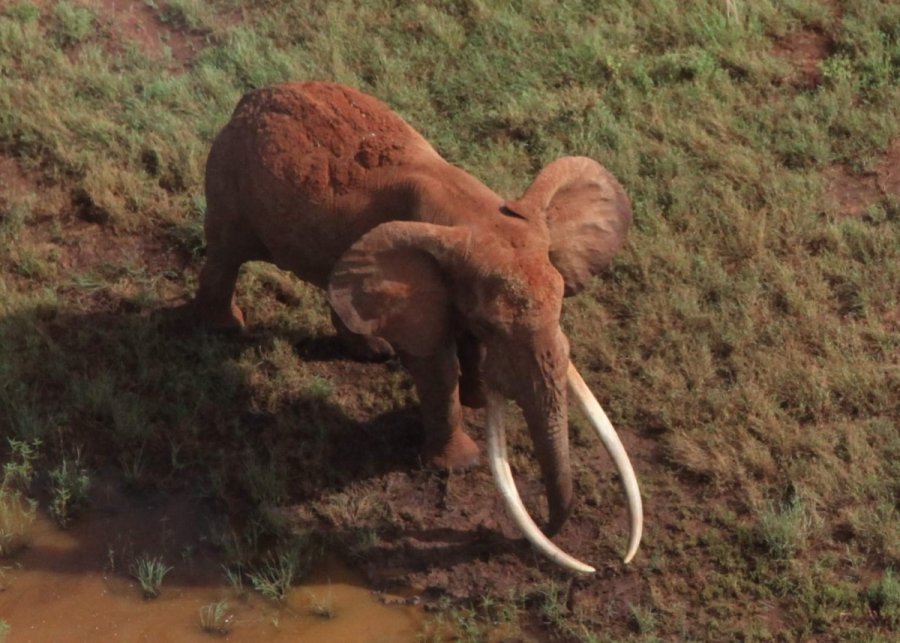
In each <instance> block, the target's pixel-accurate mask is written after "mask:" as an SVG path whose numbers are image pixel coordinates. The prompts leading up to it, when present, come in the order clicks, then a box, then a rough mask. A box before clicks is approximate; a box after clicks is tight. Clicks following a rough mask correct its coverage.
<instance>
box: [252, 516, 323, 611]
mask: <svg viewBox="0 0 900 643" xmlns="http://www.w3.org/2000/svg"><path fill="white" fill-rule="evenodd" d="M320 553H321V551H320V550H319V549H318V547H317V543H316V541H315V539H314V538H313V537H312V536H311V535H310V534H308V533H307V534H297V535H296V536H295V537H294V538H293V539H292V540H290V541H289V542H287V543H285V544H284V545H283V546H281V547H280V548H279V549H277V550H275V551H270V552H268V553H267V554H266V555H265V557H264V558H263V559H262V563H261V564H260V565H259V566H257V567H255V568H254V569H253V570H252V571H249V572H247V579H248V580H249V581H250V584H251V585H253V589H255V590H256V591H257V592H259V593H260V594H262V595H263V596H265V597H266V598H268V599H271V600H276V601H283V600H284V599H285V597H286V596H287V594H288V592H289V591H290V589H291V585H292V584H293V583H294V581H297V580H300V579H301V578H302V577H303V576H305V575H306V574H307V573H308V572H309V568H310V566H311V565H312V561H313V559H314V558H315V557H316V556H317V555H319V554H320Z"/></svg>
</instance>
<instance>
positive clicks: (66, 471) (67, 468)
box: [50, 450, 91, 527]
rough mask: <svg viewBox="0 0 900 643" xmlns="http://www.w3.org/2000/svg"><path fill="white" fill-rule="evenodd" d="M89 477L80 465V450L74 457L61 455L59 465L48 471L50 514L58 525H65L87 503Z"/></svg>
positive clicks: (89, 486) (89, 484)
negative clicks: (50, 498)
mask: <svg viewBox="0 0 900 643" xmlns="http://www.w3.org/2000/svg"><path fill="white" fill-rule="evenodd" d="M90 489H91V477H90V475H89V474H88V471H87V469H85V468H84V467H83V466H82V465H81V452H80V451H78V450H76V451H75V457H74V458H72V459H71V460H70V459H67V458H66V457H63V459H62V462H60V464H59V466H57V467H56V468H54V469H51V471H50V494H51V496H52V500H51V501H50V515H51V516H53V518H54V520H56V522H57V523H58V524H59V526H60V527H66V526H68V524H69V523H70V522H71V520H72V518H73V517H74V516H75V515H76V514H77V513H78V512H79V511H80V510H81V509H82V508H83V507H85V506H86V505H87V502H88V492H89V491H90Z"/></svg>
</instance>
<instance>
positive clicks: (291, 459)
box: [0, 301, 421, 502]
mask: <svg viewBox="0 0 900 643" xmlns="http://www.w3.org/2000/svg"><path fill="white" fill-rule="evenodd" d="M106 308H107V309H106V310H104V311H102V312H84V313H79V312H70V311H68V310H64V309H61V308H57V307H54V306H37V307H33V308H30V309H26V310H23V311H19V312H17V313H15V314H11V315H7V316H5V317H3V318H0V342H2V343H0V364H2V365H3V366H4V368H3V369H2V370H0V391H2V392H3V393H2V394H0V433H2V434H4V435H8V436H10V437H13V438H17V439H22V440H32V439H41V440H42V441H43V443H44V451H45V452H47V451H49V450H51V446H52V450H53V451H55V452H57V453H55V454H54V455H51V458H53V457H60V455H61V454H65V453H68V454H72V453H74V452H75V451H76V450H77V451H79V452H80V453H81V454H82V457H83V458H84V459H85V461H86V463H87V464H88V465H89V466H91V467H93V468H95V469H97V470H100V469H104V470H106V469H110V468H112V469H116V468H119V469H121V472H122V474H123V476H124V477H125V479H126V480H129V481H131V482H135V483H147V484H149V485H150V486H154V485H159V486H162V487H165V488H169V489H172V488H178V487H179V486H181V483H182V482H186V481H187V480H188V479H191V478H198V477H199V478H201V481H200V483H201V484H203V485H210V486H212V487H216V486H218V487H221V489H219V490H220V491H222V490H224V491H225V496H228V493H229V492H232V493H233V494H234V496H235V498H236V499H239V498H240V497H242V496H247V497H248V499H250V498H252V499H253V500H254V501H256V502H258V501H260V500H263V499H266V498H265V497H266V494H267V493H269V494H271V495H279V494H280V495H282V496H283V497H282V498H281V499H282V500H285V501H288V502H302V501H304V500H308V499H310V498H313V497H315V496H317V495H319V494H321V493H323V492H327V491H329V490H333V489H335V488H339V487H344V486H346V485H348V484H351V483H353V482H354V481H355V480H358V479H365V478H369V477H373V476H378V475H382V474H384V473H386V472H389V471H395V470H405V469H409V468H412V467H415V466H417V463H418V456H417V452H418V447H419V445H420V442H421V429H420V423H419V419H418V415H417V412H416V409H415V408H414V407H413V406H410V405H405V406H395V407H394V408H388V409H386V410H384V411H383V412H381V413H377V414H374V415H372V416H371V417H366V418H365V419H362V420H361V419H358V418H357V419H354V418H351V417H349V416H348V415H347V413H346V412H345V411H344V409H343V408H342V406H341V405H340V404H339V403H336V402H335V401H332V400H331V399H329V396H328V391H327V390H326V391H322V390H316V389H315V387H314V386H313V387H307V388H304V387H303V386H302V384H301V385H298V384H297V382H294V381H292V377H293V375H294V374H292V373H291V372H290V370H291V369H290V368H287V369H285V368H284V364H280V365H277V366H276V365H273V364H270V363H267V360H268V359H269V358H268V357H267V352H268V350H269V349H271V348H272V347H273V346H274V345H275V344H276V343H277V342H281V343H282V345H283V343H284V342H285V340H287V342H288V344H289V345H291V346H292V347H294V348H293V352H294V358H295V359H296V360H298V362H300V361H308V362H309V364H308V368H305V369H304V371H305V372H307V373H315V370H316V366H317V364H318V363H321V364H322V365H323V366H326V367H327V366H328V364H330V363H331V364H333V363H336V362H338V361H341V360H343V361H347V358H345V357H343V355H342V353H341V349H340V345H339V343H338V341H337V339H336V338H333V337H310V336H305V335H303V336H301V335H296V336H291V335H290V334H288V335H285V334H284V333H280V332H278V331H274V330H270V329H265V328H262V329H255V330H254V331H253V332H252V333H249V334H247V335H245V336H241V335H231V336H223V335H216V334H210V333H204V332H201V331H195V330H184V329H181V328H174V329H173V327H172V325H171V324H169V323H167V320H166V319H165V318H164V317H160V316H158V315H155V314H153V315H148V314H146V312H144V311H141V310H135V309H132V308H131V307H130V305H129V303H128V302H125V301H110V302H109V303H108V306H107V307H106ZM260 362H264V363H262V364H260ZM253 366H258V367H259V369H258V370H261V371H263V372H262V373H260V372H258V371H256V372H254V368H253ZM279 368H280V369H281V370H279ZM379 368H392V367H389V366H384V365H380V366H379ZM285 371H287V372H285ZM279 378H280V379H281V380H284V381H283V382H282V381H279V382H275V383H272V384H271V385H269V384H264V385H263V386H262V388H263V389H264V391H263V392H262V393H260V392H259V390H255V389H254V387H255V386H256V385H257V384H259V380H261V379H262V380H266V379H279ZM363 385H364V384H363ZM279 387H282V388H283V389H285V390H286V391H287V392H286V393H285V392H284V391H279V390H278V388H279ZM292 387H296V388H292ZM257 388H259V387H258V386H257ZM320 388H321V387H320ZM266 396H268V397H272V398H275V397H277V398H278V399H277V400H275V401H272V400H266V399H260V398H261V397H263V398H265V397H266ZM4 447H5V445H4ZM278 475H282V476H283V478H282V479H275V477H276V476H278ZM196 482H197V481H196V480H193V481H192V483H193V484H196ZM139 486H140V485H139ZM254 486H255V487H258V488H256V489H254V488H253V487H254ZM266 486H268V487H270V488H269V489H265V487H266ZM276 487H281V488H282V489H276ZM269 499H271V498H269Z"/></svg>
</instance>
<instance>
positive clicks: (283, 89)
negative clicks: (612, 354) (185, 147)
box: [191, 82, 642, 572]
mask: <svg viewBox="0 0 900 643" xmlns="http://www.w3.org/2000/svg"><path fill="white" fill-rule="evenodd" d="M206 200H207V214H206V222H205V233H206V240H207V244H208V249H207V260H206V264H205V266H204V267H203V270H202V272H201V275H200V285H199V290H198V292H197V296H196V299H195V301H194V302H193V304H192V306H191V310H192V311H193V313H194V314H195V315H196V316H197V319H198V321H200V322H201V323H203V324H204V325H207V326H210V327H216V328H235V327H242V326H243V324H244V319H243V315H242V313H241V310H240V309H239V308H238V306H237V305H236V304H235V301H234V289H235V282H236V279H237V275H238V270H239V268H240V266H241V264H243V263H244V262H246V261H251V260H264V261H270V262H272V263H274V264H275V265H277V266H278V267H280V268H282V269H285V270H290V271H291V272H293V273H294V274H296V275H297V276H299V277H300V278H301V279H304V280H306V281H308V282H310V283H313V284H315V285H317V286H319V287H321V288H323V289H326V290H327V293H328V301H329V302H330V304H331V306H332V310H333V313H334V315H333V316H334V318H335V323H336V326H337V327H338V331H339V333H340V334H341V335H342V336H343V337H344V338H345V339H346V338H355V339H356V340H357V341H358V342H361V344H362V345H365V346H368V347H369V348H370V349H373V350H376V351H381V352H384V351H386V350H392V351H394V352H396V354H397V355H398V356H399V358H400V359H401V361H402V363H403V364H404V366H405V367H406V368H407V369H408V371H409V373H410V374H411V376H412V378H413V380H414V382H415V386H416V390H417V393H418V396H419V400H420V404H421V410H422V416H423V424H424V429H425V443H424V444H425V445H424V454H423V455H424V459H425V461H426V462H428V463H429V464H431V465H433V466H438V467H464V466H469V465H471V464H474V463H475V462H476V461H477V457H478V447H477V446H476V444H475V443H474V442H473V440H472V439H471V438H470V437H469V436H468V435H467V434H466V433H465V431H464V428H463V420H462V412H461V407H460V372H461V366H460V357H463V359H462V375H463V380H464V381H465V380H468V384H470V385H471V384H473V383H474V384H475V386H468V387H466V388H467V389H471V390H470V391H469V395H464V400H465V401H467V402H469V403H473V402H470V400H475V402H474V403H477V401H478V399H479V398H481V400H483V401H485V402H486V404H487V417H488V445H489V456H490V463H491V468H492V471H493V473H494V477H495V480H496V482H497V484H498V487H499V488H500V491H501V493H502V494H503V497H504V500H505V502H506V504H507V508H508V509H509V511H510V513H511V515H512V516H513V518H514V519H515V521H516V522H517V524H518V525H519V526H520V528H521V529H522V531H523V532H524V533H525V535H526V537H528V538H529V540H530V541H531V542H532V543H533V544H534V545H535V546H536V547H537V548H538V549H539V550H540V551H542V552H543V553H545V554H546V555H548V556H550V557H551V558H552V559H554V560H555V561H557V562H558V563H560V564H562V565H564V566H566V567H569V568H571V569H575V570H578V571H583V572H590V571H593V568H591V567H589V566H588V565H585V564H584V563H581V562H579V561H577V560H575V559H574V558H572V557H570V556H569V555H568V554H566V553H564V552H562V551H561V550H560V549H558V548H557V547H556V546H555V545H554V544H553V543H552V542H551V541H550V540H549V539H548V538H547V537H546V536H544V534H543V533H542V532H541V531H540V530H539V529H538V528H537V527H536V526H535V524H534V522H533V521H532V520H531V518H530V517H529V516H528V513H527V512H526V511H525V509H524V506H523V504H522V502H521V500H520V498H519V494H518V492H517V491H516V487H515V483H514V481H513V478H512V474H511V473H510V468H509V465H508V463H507V459H506V447H505V440H504V433H503V427H502V423H501V419H502V402H501V398H503V397H505V398H508V399H511V400H513V401H514V402H515V403H516V404H517V405H518V406H519V407H520V408H521V409H522V412H523V413H524V417H525V420H526V422H527V425H528V429H529V432H530V435H531V438H532V440H533V442H534V448H535V453H536V456H537V458H538V461H539V463H540V467H541V472H542V474H543V479H544V484H545V487H546V494H547V501H548V507H549V514H550V515H549V524H548V527H547V530H548V532H549V533H551V534H553V533H556V531H558V530H559V529H560V527H561V526H562V525H563V523H564V522H565V520H566V518H567V517H568V516H569V513H570V512H571V510H572V505H573V493H572V474H571V469H570V464H569V439H568V397H569V396H570V395H571V396H573V397H574V398H575V399H576V400H577V401H578V402H579V404H580V406H581V407H582V408H583V409H584V410H585V411H586V413H587V415H588V417H589V418H590V420H591V423H592V424H593V425H594V427H595V428H596V429H597V432H598V434H599V436H600V437H601V439H602V441H603V444H604V445H605V447H606V448H607V450H608V451H609V453H610V454H611V455H612V458H613V460H614V462H615V464H616V466H617V468H618V471H619V473H620V475H621V479H622V481H623V484H624V487H625V491H626V495H627V497H628V507H629V512H630V516H631V521H630V522H631V536H630V542H629V546H628V552H627V555H626V562H627V561H628V560H630V559H631V557H632V556H633V555H634V553H635V551H636V550H637V547H638V544H639V542H640V534H641V528H642V513H641V499H640V495H639V491H638V486H637V480H636V478H635V475H634V472H633V470H632V468H631V464H630V462H629V460H628V456H627V455H626V453H625V450H624V448H623V447H622V444H621V442H620V441H619V439H618V437H617V435H616V433H615V431H614V429H613V428H612V426H611V425H610V424H609V421H608V420H607V419H606V416H605V415H604V413H603V411H602V409H601V408H600V405H599V404H598V403H597V402H596V399H595V398H594V397H593V395H591V393H590V391H589V390H588V389H587V387H586V386H585V385H584V382H583V380H582V379H581V377H580V375H579V374H578V372H577V371H576V370H575V368H574V366H573V365H572V364H571V362H570V361H569V345H568V341H567V339H566V337H565V335H564V334H563V332H562V330H561V328H560V311H561V308H562V300H563V296H564V295H571V294H574V293H577V292H578V291H579V290H580V289H582V288H583V287H584V285H585V283H586V282H587V281H588V279H590V277H591V276H592V275H594V274H596V273H597V272H599V271H600V270H602V269H604V268H605V267H606V266H607V265H608V263H609V262H610V260H611V259H612V257H613V255H614V254H615V253H616V252H617V251H618V250H619V248H620V247H621V245H622V243H623V239H624V236H625V233H626V231H627V229H628V226H629V224H630V222H631V207H630V203H629V200H628V197H627V196H626V195H625V192H624V191H623V190H622V187H621V186H620V185H619V183H618V182H617V181H616V179H615V178H614V177H613V176H612V175H611V174H610V173H609V172H607V171H606V170H605V169H604V168H603V167H602V166H601V165H599V164H598V163H597V162H595V161H593V160H591V159H589V158H583V157H565V158H561V159H559V160H557V161H554V162H553V163H551V164H550V165H548V166H547V167H545V168H544V169H543V170H542V171H541V172H540V174H539V175H538V176H537V178H536V179H535V180H534V182H533V183H532V185H531V186H530V187H529V188H528V189H527V190H526V192H525V194H524V195H523V196H522V197H520V198H519V199H517V200H514V201H507V200H504V199H503V198H501V197H500V196H498V195H497V194H495V193H494V192H493V191H492V190H491V189H490V188H488V187H486V186H485V185H484V184H483V183H481V182H480V181H479V180H477V179H476V178H474V177H472V176H471V175H469V174H467V173H466V172H464V171H463V170H461V169H459V168H457V167H454V166H453V165H450V164H449V163H447V162H446V161H445V160H444V159H443V158H441V156H440V155H439V154H438V153H437V152H436V151H435V150H434V148H432V147H431V145H429V143H428V142H427V141H426V140H425V139H424V138H422V136H421V135H419V134H418V133H417V132H416V131H415V130H414V129H413V128H412V127H410V126H409V125H408V124H407V123H406V122H405V121H403V119H401V118H400V117H399V116H398V115H397V114H395V113H394V112H392V111H391V110H390V109H389V108H388V107H387V106H386V105H384V104H383V103H381V102H380V101H378V100H376V99H375V98H372V97H371V96H367V95H365V94H363V93H361V92H359V91H356V90H354V89H351V88H349V87H344V86H341V85H335V84H329V83H321V82H304V83H287V84H281V85H275V86H272V87H266V88H263V89H259V90H256V91H253V92H250V93H248V94H247V95H245V96H244V97H243V98H242V99H241V101H240V103H239V104H238V106H237V108H236V109H235V111H234V114H233V115H232V117H231V121H230V122H229V123H228V124H227V125H226V126H225V128H224V129H223V130H222V131H221V132H220V133H219V135H218V137H217V138H216V140H215V142H214V143H213V146H212V150H211V152H210V154H209V159H208V162H207V167H206ZM358 345H359V344H358ZM479 385H480V388H479ZM479 390H480V392H482V393H483V394H484V395H483V396H481V395H479V394H478V393H479Z"/></svg>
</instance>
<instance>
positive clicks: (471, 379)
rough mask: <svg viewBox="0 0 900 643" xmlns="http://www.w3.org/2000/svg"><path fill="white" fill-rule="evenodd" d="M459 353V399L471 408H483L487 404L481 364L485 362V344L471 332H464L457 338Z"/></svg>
mask: <svg viewBox="0 0 900 643" xmlns="http://www.w3.org/2000/svg"><path fill="white" fill-rule="evenodd" d="M457 354H458V355H459V367H460V376H459V400H460V402H462V404H463V406H468V407H469V408H470V409H481V408H484V407H485V405H486V404H487V397H486V395H485V392H484V379H483V376H482V372H481V365H482V364H483V363H484V346H482V345H481V343H480V342H479V341H478V340H477V339H475V336H474V335H472V334H471V333H468V332H466V333H463V334H462V335H460V336H459V338H458V339H457Z"/></svg>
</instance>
